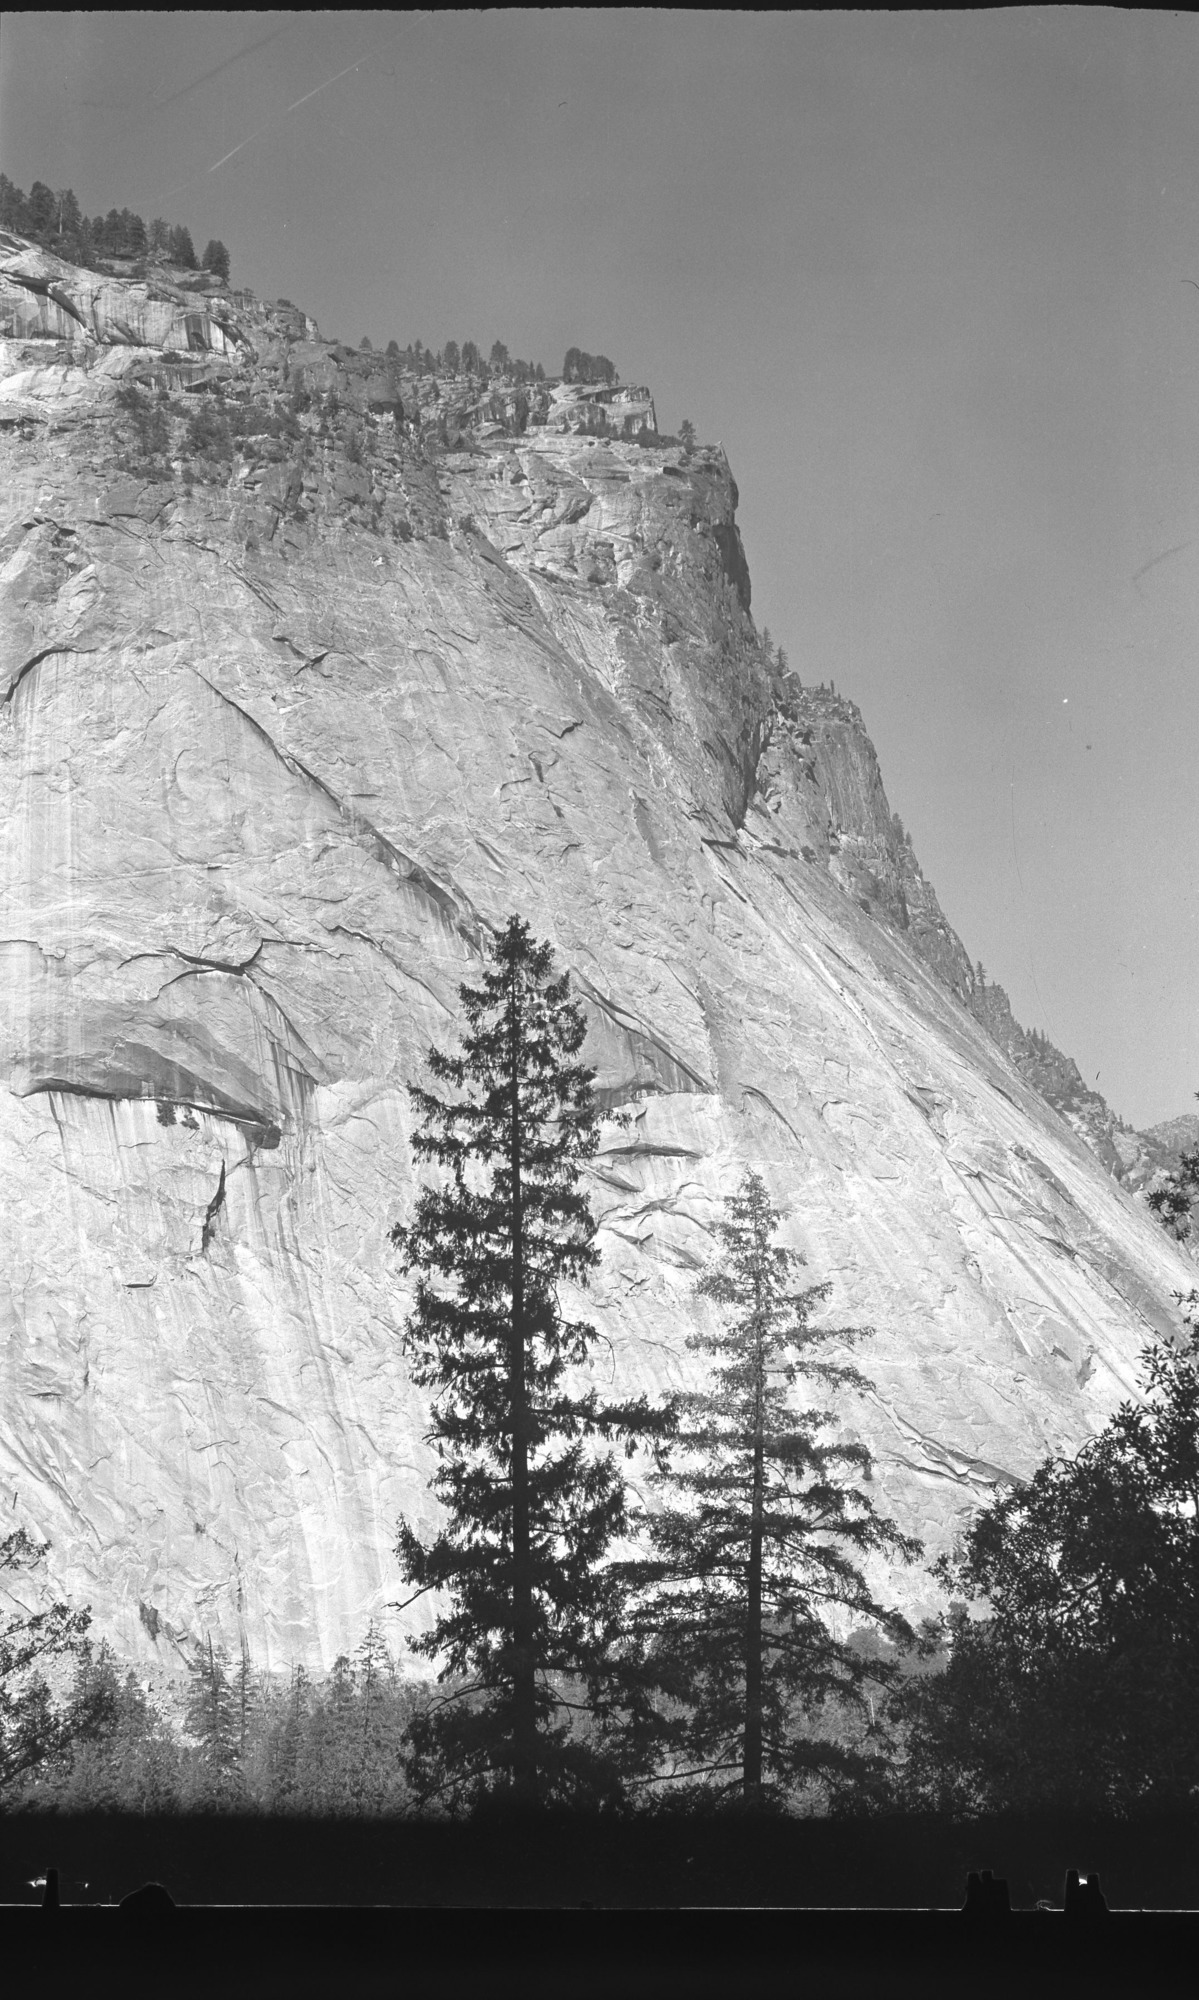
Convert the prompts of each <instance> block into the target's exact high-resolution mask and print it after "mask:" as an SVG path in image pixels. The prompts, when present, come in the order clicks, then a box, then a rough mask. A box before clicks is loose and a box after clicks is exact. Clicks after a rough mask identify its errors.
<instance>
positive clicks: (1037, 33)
mask: <svg viewBox="0 0 1199 2000" xmlns="http://www.w3.org/2000/svg"><path fill="white" fill-rule="evenodd" d="M1197 106H1199V21H1197V20H1196V18H1195V17H1194V16H1189V15H1181V16H1180V15H1175V14H1169V13H1165V12H1118V11H1114V10H1109V9H1105V8H1088V7H1047V8H1035V9H1034V8H1029V9H1010V10H1002V11H994V12H962V13H956V14H955V13H927V14H925V13H920V12H912V13H903V14H884V13H878V14H870V13H844V14H834V13H823V12H820V13H811V14H802V13H800V14H769V13H760V14H745V13H737V14H731V13H730V14H720V13H716V14H698V13H697V14H692V13H688V12H657V11H652V10H647V11H644V12H612V13H609V12H605V11H603V10H595V11H585V12H584V11H563V12H555V11H553V10H550V11H547V12H540V13H538V12H532V11H530V12H505V13H466V12H462V13H444V12H436V13H431V14H420V13H411V14H395V13H371V12H364V13H342V14H337V15H332V14H322V13H303V14H288V13H274V14H252V13H227V14H216V13H205V12H202V11H197V12H182V13H170V14H168V13H161V14H155V13H140V14H137V13H126V14H105V13H103V12H97V13H78V14H44V15H39V14H34V13H31V14H7V15H5V16H4V17H3V21H2V23H0V168H2V169H3V170H4V171H5V172H7V173H8V174H9V175H10V177H11V178H12V179H13V180H15V181H17V182H18V183H19V185H21V186H22V187H25V188H28V186H29V184H30V182H31V181H32V180H34V179H40V180H44V181H47V182H49V183H50V184H51V185H52V186H54V187H60V186H64V185H69V186H73V187H74V189H75V191H76V193H77V194H78V196H79V198H80V200H81V202H82V204H83V206H84V208H85V209H86V210H87V211H88V212H89V213H92V214H95V213H96V212H98V211H105V210H107V209H109V208H111V207H113V206H115V207H118V208H122V207H126V206H127V207H130V208H132V209H134V210H136V211H137V212H138V213H140V214H141V215H143V216H144V217H145V218H146V220H147V221H149V220H150V218H151V217H152V216H155V215H162V216H164V217H165V218H166V219H167V220H168V221H169V222H185V223H186V224H187V225H188V227H189V228H190V229H191V232H192V235H193V237H194V238H195V239H196V246H197V249H201V248H202V247H203V244H204V243H205V241H206V240H207V239H208V238H209V237H210V236H217V237H220V238H221V239H222V240H223V241H224V242H225V243H226V244H227V245H228V246H229V249H230V251H231V253H232V259H233V275H234V281H235V282H237V281H238V280H240V281H241V282H242V283H244V284H247V285H249V286H250V287H251V288H252V289H253V290H254V291H256V292H258V293H259V294H260V295H262V296H264V297H268V298H270V297H279V296H283V297H287V298H291V299H293V300H295V301H296V302H297V303H299V304H302V305H304V306H305V307H306V308H307V309H308V310H309V311H310V312H312V313H314V314H315V316H316V318H317V319H318V320H319V322H320V324H321V328H322V331H323V332H325V333H326V334H328V335H335V336H337V337H339V338H341V339H343V340H348V341H351V342H353V343H355V344H356V343H357V342H358V341H359V340H360V339H361V337H362V335H363V334H364V333H366V334H369V335H370V337H371V339H372V340H373V341H374V342H375V343H376V344H379V343H381V342H382V343H385V342H386V341H387V340H388V339H390V338H392V337H393V336H394V337H395V338H397V339H398V340H399V341H400V344H401V345H404V344H406V343H407V342H408V341H409V340H412V339H415V338H419V339H421V340H422V341H424V342H425V343H426V344H427V345H432V346H434V347H440V346H442V345H443V344H444V342H445V341H446V340H447V339H450V338H454V339H456V340H458V341H459V342H461V341H462V340H463V339H466V338H469V339H474V340H477V341H478V342H480V343H481V344H485V346H488V347H489V346H490V344H491V342H492V341H493V340H495V339H500V340H503V341H505V342H506V344H507V346H508V347H509V349H510V350H511V351H512V352H513V353H514V354H520V355H523V356H526V357H527V358H529V359H532V360H541V361H543V362H544V363H545V365H546V367H547V368H548V369H550V370H551V371H556V370H557V369H558V368H559V367H560V366H561V358H562V354H563V351H564V350H565V348H566V347H567V346H568V345H571V344H577V345H579V346H581V347H584V348H588V349H590V350H592V351H593V352H595V351H601V352H603V353H605V354H607V355H609V356H610V357H611V358H612V360H613V361H615V363H616V365H617V367H618V368H619V370H620V372H621V375H622V377H623V378H624V379H625V380H626V381H634V382H638V381H640V382H647V383H649V384H650V386H651V387H652V389H653V391H654V394H655V396H656V399H657V408H658V415H659V420H660V422H661V423H662V425H663V426H664V427H666V428H674V427H675V426H677V424H678V422H679V420H680V418H682V417H684V416H689V417H690V418H691V419H692V420H693V422H694V423H695V425H696V427H697V430H698V431H699V434H700V436H701V438H708V439H712V438H719V439H721V440H722V441H723V443H724V445H725V447H726V449H727V451H728V453H729V456H730V459H731V461H732V465H733V469H734V472H735V474H736V477H737V480H738V483H739V486H740V489H741V495H742V504H741V512H740V519H741V526H742V531H743V534H744V537H745V543H746V548H747V552H748V555H749V561H750V568H751V571H752V575H753V584H754V612H755V615H756V617H757V619H758V622H759V625H761V624H763V623H764V624H767V625H769V627H770V630H771V633H772V635H773V636H774V637H775V638H776V639H777V640H778V641H780V642H781V643H782V645H783V646H784V647H785V648H786V650H787V652H788V653H789V655H790V658H791V663H792V665H793V666H795V667H796V668H797V669H798V671H799V673H800V675H801V677H802V678H803V679H804V680H806V681H822V680H824V681H827V680H829V679H832V680H835V682H836V684H837V687H838V689H839V690H840V691H842V692H844V693H847V694H850V695H851V696H852V697H853V698H854V699H855V700H856V701H857V702H858V703H859V704H860V706H861V708H862V711H863V714H864V716H865V719H866V724H867V727H868V728H869V730H870V732H871V735H872V737H873V739H874V742H875V745H876V746H877V749H878V752H879V756H880V758H881V760H882V767H883V776H884V779H885V782H886V785H887V790H888V794H889V796H890V800H891V804H892V807H893V808H894V809H895V810H896V811H897V812H899V813H900V814H901V816H902V817H903V819H904V821H905V823H906V824H907V825H908V826H909V828H910V829H911V832H912V836H913V840H914V842H915V846H916V851H917V853H918V855H919V856H920V859H921V862H922V864H923V866H924V868H925V871H926V873H927V874H928V875H929V877H930V878H931V880H932V881H933V883H934V884H935V886H936V888H937V891H938V894H939V895H940V898H941V901H942V903H943V905H944V908H945V911H946V914H947V915H948V917H949V919H950V921H951V922H952V923H953V924H954V925H955V927H956V928H957V930H958V931H959V932H960V934H961V936H962V938H963V941H964V942H965V944H966V947H967V950H968V951H969V952H970V954H971V956H972V957H974V958H981V959H982V960H983V962H984V964H985V966H986V968H987V972H988V975H989V976H990V977H992V978H993V979H996V980H999V981H1000V982H1002V983H1003V984H1004V985H1005V986H1006V987H1007V988H1008V990H1009V992H1010V994H1011V996H1012V1002H1013V1005H1014V1007H1015V1010H1016V1013H1017V1015H1018V1016H1019V1018H1020V1019H1021V1020H1023V1021H1024V1022H1025V1024H1026V1025H1027V1026H1030V1027H1034V1026H1035V1027H1041V1028H1044V1029H1046V1030H1047V1031H1048V1032H1049V1034H1050V1035H1051V1036H1052V1038H1053V1039H1054V1040H1055V1041H1056V1042H1057V1043H1058V1044H1059V1045H1060V1046H1061V1047H1063V1048H1064V1049H1066V1050H1067V1051H1068V1052H1069V1053H1070V1054H1072V1055H1074V1056H1075V1057H1076V1059H1077V1061H1078V1063H1079V1066H1080V1068H1081V1069H1082V1071H1083V1074H1084V1076H1085V1078H1086V1080H1087V1081H1088V1082H1089V1083H1090V1082H1094V1081H1096V1079H1098V1087H1099V1088H1100V1089H1101V1090H1102V1091H1103V1092H1104V1094H1105V1095H1106V1096H1107V1097H1108V1099H1109V1101H1110V1102H1111V1103H1112V1104H1113V1105H1114V1107H1115V1109H1116V1110H1117V1111H1119V1112H1121V1113H1122V1114H1123V1115H1124V1116H1125V1117H1126V1118H1128V1119H1130V1120H1131V1121H1132V1122H1133V1123H1136V1124H1142V1125H1143V1124H1148V1123H1151V1122H1153V1121H1155V1120H1158V1119H1161V1118H1166V1117H1170V1116H1173V1115H1175V1114H1177V1113H1179V1112H1181V1111H1187V1110H1190V1109H1192V1108H1193V1093H1194V1092H1196V1091H1199V1009H1197V1008H1196V1004H1195V996H1196V994H1197V993H1199V922H1197V918H1199V705H1197V703H1196V700H1195V673H1194V660H1195V655H1196V642H1197V640H1199V113H1197Z"/></svg>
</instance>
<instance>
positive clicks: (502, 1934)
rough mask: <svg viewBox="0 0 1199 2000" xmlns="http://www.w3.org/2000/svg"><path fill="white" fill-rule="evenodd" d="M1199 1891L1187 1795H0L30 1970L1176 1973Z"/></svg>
mask: <svg viewBox="0 0 1199 2000" xmlns="http://www.w3.org/2000/svg"><path fill="white" fill-rule="evenodd" d="M1100 1871H1102V1873H1100ZM1101 1880H1102V1884H1103V1886H1102V1887H1101ZM1196 1902H1199V1820H1186V1821H1180V1820H1178V1819H1177V1818H1174V1819H1172V1820H1170V1821H1158V1822H1153V1823H1149V1822H1141V1823H1140V1824H1139V1825H1136V1826H1130V1825H1124V1826H1120V1825H1118V1824H1112V1823H1107V1824H1105V1823H1095V1822H1090V1823H1079V1822H1046V1821H1038V1822H1023V1823H1018V1822H1004V1823H1000V1822H997V1821H994V1822H978V1823H975V1824H973V1825H969V1826H953V1825H949V1824H947V1823H946V1822H943V1821H935V1820H931V1819H929V1820H912V1819H904V1820H902V1821H899V1820H893V1821H883V1820H866V1821H856V1822H853V1821H839V1822H834V1821H821V1822H779V1821H761V1822H756V1821H751V1820H746V1819H741V1820H735V1821H734V1820H720V1821H714V1820H697V1819H694V1818H687V1819H681V1818H680V1819H678V1820H675V1821H670V1820H665V1819H663V1820H658V1821H654V1822H648V1821H621V1820H616V1819H597V1820H594V1821H585V1820H581V1819H579V1818H566V1817H561V1818H546V1817H544V1816H541V1817H535V1818H526V1819H517V1818H514V1817H512V1816H511V1815H507V1816H504V1817H499V1816H495V1817H492V1818H481V1819H478V1820H476V1821H472V1822H470V1823H467V1824H456V1825H450V1824H444V1823H443V1824H441V1825H423V1826H422V1825H419V1824H414V1823H412V1822H406V1823H399V1824H387V1823H380V1822H375V1823H369V1822H362V1821H358V1822H351V1823H340V1824H338V1823H330V1822H312V1821H302V1820H294V1821H269V1820H261V1819H249V1818H245V1819H241V1818H237V1817H233V1816H222V1817H219V1818H211V1819H190V1820H189V1819H180V1818H174V1819H170V1820H159V1821H151V1820H147V1819H138V1820H134V1819H127V1818H124V1817H122V1816H118V1815H113V1816H107V1817H106V1816H103V1815H96V1816H89V1817H79V1818H71V1817H66V1816H63V1817H57V1816H50V1815H32V1814H30V1815H20V1816H14V1817H10V1818H7V1819H0V1903H2V1904H3V1907H0V1965H3V1966H4V1968H5V1970H6V1972H7V1974H8V1978H9V1990H11V1991H18V1990H20V1991H28V1992H30V1993H53V1992H58V1991H62V1992H70V1993H76V1992H78V1993H84V1992H86V1993H88V1994H89V1995H90V1994H92V1993H97V1992H107V1991H113V1992H122V1993H134V1994H136V1993H140V1992H142V1991H150V1990H151V1989H152V1988H153V1990H156V1991H157V1990H159V1988H160V1987H162V1988H164V1990H165V1988H169V1990H170V1992H171V1993H172V1995H180V1994H188V1995H190V1994H192V1993H195V1994H200V1993H204V1994H205V1995H206V1996H210V1995H212V1994H213V1992H214V1991H215V1990H216V1989H217V1988H218V1987H219V1990H220V1993H221V1994H222V1996H223V1995H225V1994H243V1993H244V1994H246V1995H251V1994H252V1995H253V1996H254V2000H267V1996H268V1995H271V1996H273V1995H275V1994H278V1995H280V1996H282V1995H284V1994H286V1995H288V1996H291V1995H301V1994H303V1995H307V1994H314V1995H315V1994H322V1995H333V1994H341V1993H347V1994H352V1995H358V1994H362V1995H373V1994H376V1993H379V1994H383V1993H388V1994H397V1993H401V1992H402V1993H404V1994H405V1995H424V1994H426V1993H427V1994H428V1995H429V1996H430V2000H433V1996H436V2000H451V1996H457V1995H459V1994H461V1995H463V1996H470V2000H480V1996H483V1995H485V1996H487V2000H508V1996H512V2000H516V1996H519V2000H541V1996H543V1995H544V1996H546V2000H549V1996H553V2000H559V1996H563V2000H591V1996H592V1995H594V1996H597V2000H598V1996H600V1995H602V1996H603V1997H604V2000H626V1996H627V2000H640V1996H641V1995H645V1996H646V2000H649V1996H653V2000H674V1996H675V1995H679V1996H682V1995H691V1994H695V1995H702V1996H707V1995H713V1996H715V1995H721V1996H723V1995H725V1994H730V1995H733V1994H735V1995H742V1994H745V1995H757V1994H761V1995H771V1996H772V2000H773V1996H782V1995H784V1994H787V1995H789V1994H792V1993H796V1994H800V1993H803V1994H806V1993H812V1994H813V1995H815V1994H819V1995H820V1996H821V2000H842V1996H844V2000H849V1996H851V1995H852V1996H859V1995H860V1996H862V2000H876V1996H893V2000H908V1997H909V1996H911V2000H917V1996H920V2000H923V1996H925V1995H927V1996H935V2000H940V1996H941V1995H945V1996H948V1995H950V1994H955V1995H958V1994H960V1995H963V1996H966V1995H969V1996H974V1995H982V1996H990V1995H992V1994H994V1995H999V1994H1004V1995H1014V1996H1017V1997H1018V2000H1028V1996H1031V1995H1033V1994H1040V1993H1044V1994H1046V1995H1050V1994H1052V1995H1053V1996H1054V2000H1061V1996H1063V1995H1068V1994H1073V1993H1078V1994H1080V1995H1081V1994H1084V1993H1085V1994H1087V1995H1096V1994H1100V1993H1108V1992H1112V1993H1120V1994H1123V1995H1136V1996H1140V1995H1141V1994H1154V1995H1156V1994H1159V1993H1160V1994H1174V1993H1180V1994H1181V1993H1188V1994H1189V1993H1191V1992H1193V1990H1194V1981H1195V1972H1194V1967H1195V1965H1196V1964H1199V1914H1196V1913H1195V1912H1194V1910H1193V1909H1192V1908H1191V1907H1190V1906H1192V1905H1194V1904H1195V1903H1196ZM1109 1904H1110V1907H1109ZM1155 1906H1156V1907H1155ZM147 1982H148V1983H147Z"/></svg>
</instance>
